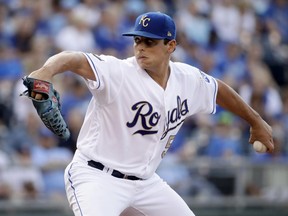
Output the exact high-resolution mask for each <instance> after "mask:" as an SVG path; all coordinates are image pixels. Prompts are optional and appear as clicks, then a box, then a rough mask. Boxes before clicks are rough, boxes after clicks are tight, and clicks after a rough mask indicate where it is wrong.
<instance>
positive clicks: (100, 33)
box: [93, 3, 130, 57]
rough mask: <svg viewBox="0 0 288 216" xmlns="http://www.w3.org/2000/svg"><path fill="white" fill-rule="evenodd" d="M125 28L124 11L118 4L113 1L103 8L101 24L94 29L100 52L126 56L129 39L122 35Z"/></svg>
mask: <svg viewBox="0 0 288 216" xmlns="http://www.w3.org/2000/svg"><path fill="white" fill-rule="evenodd" d="M125 29H126V26H124V19H123V13H121V8H120V7H119V5H118V4H116V3H113V4H112V5H109V6H106V7H105V8H103V10H102V13H101V20H100V22H99V25H97V27H96V28H95V29H94V31H93V33H94V38H95V41H96V42H97V44H98V46H99V48H100V53H104V54H109V55H116V56H121V57H124V56H126V55H127V49H128V41H129V40H128V39H125V38H123V37H122V35H121V32H124V31H125ZM129 44H130V42H129Z"/></svg>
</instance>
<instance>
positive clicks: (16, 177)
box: [3, 146, 43, 200]
mask: <svg viewBox="0 0 288 216" xmlns="http://www.w3.org/2000/svg"><path fill="white" fill-rule="evenodd" d="M13 162H14V163H13V166H10V167H9V168H8V167H7V169H6V170H5V171H4V172H3V181H4V182H5V183H6V184H7V185H9V188H11V193H12V195H11V198H12V199H15V200H35V199H38V198H41V196H43V194H42V192H43V180H42V175H41V172H40V170H39V169H38V168H37V167H35V166H34V165H33V164H32V162H31V152H30V149H29V148H27V147H24V146H21V147H18V149H17V151H16V153H15V154H14V155H13Z"/></svg>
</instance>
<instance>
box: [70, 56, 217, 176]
mask: <svg viewBox="0 0 288 216" xmlns="http://www.w3.org/2000/svg"><path fill="white" fill-rule="evenodd" d="M84 55H85V56H86V58H87V60H88V61H89V64H90V66H91V68H92V69H93V71H94V73H95V76H96V79H97V81H91V80H86V83H87V86H88V88H89V89H90V91H91V93H92V95H93V97H92V99H91V102H90V104H89V107H88V110H87V113H86V117H85V120H84V123H83V126H82V129H81V131H80V134H79V137H78V143H77V148H78V150H77V152H76V156H75V157H76V159H77V155H82V156H85V157H87V158H88V159H90V160H94V161H98V162H101V163H102V164H104V165H105V166H107V167H111V168H113V169H116V170H119V171H120V172H122V173H125V174H127V175H135V176H137V177H140V178H144V179H146V178H149V177H151V176H152V175H153V173H154V172H155V171H156V169H157V167H158V165H159V163H160V162H161V159H162V158H163V157H164V156H165V153H166V152H167V150H168V149H169V147H170V146H171V144H172V141H173V139H174V137H175V135H176V133H177V131H178V130H179V129H180V127H181V125H182V124H183V122H184V120H185V119H186V118H187V117H188V116H191V115H193V114H195V113H214V112H215V109H216V94H217V88H218V86H217V82H216V80H215V79H214V78H212V77H211V76H208V75H206V74H204V73H203V72H201V71H200V70H199V69H197V68H195V67H192V66H190V65H187V64H183V63H176V62H172V61H170V63H169V65H170V69H171V73H170V77H169V80H168V83H167V87H166V89H165V90H164V89H163V88H162V87H161V86H159V85H158V84H157V83H156V82H155V81H154V80H153V79H152V78H151V77H150V76H149V75H148V74H147V73H146V72H145V71H144V70H143V69H141V68H140V67H139V65H138V64H137V62H136V59H135V57H131V58H128V59H124V60H120V59H117V58H115V57H112V56H106V55H100V56H97V55H94V54H90V53H84Z"/></svg>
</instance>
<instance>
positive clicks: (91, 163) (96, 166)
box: [88, 160, 143, 180]
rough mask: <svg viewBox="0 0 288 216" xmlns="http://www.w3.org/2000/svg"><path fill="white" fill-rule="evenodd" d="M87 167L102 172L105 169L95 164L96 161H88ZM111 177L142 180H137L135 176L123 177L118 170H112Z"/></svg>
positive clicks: (100, 164) (101, 165)
mask: <svg viewBox="0 0 288 216" xmlns="http://www.w3.org/2000/svg"><path fill="white" fill-rule="evenodd" d="M88 165H89V166H91V167H94V168H96V169H99V170H104V168H105V166H104V165H103V164H102V163H100V162H96V161H93V160H90V161H88ZM111 175H112V176H114V177H116V178H121V179H129V180H143V179H141V178H138V177H136V176H131V175H125V174H123V173H121V172H119V171H118V170H114V169H113V171H112V173H111Z"/></svg>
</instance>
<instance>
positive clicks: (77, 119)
mask: <svg viewBox="0 0 288 216" xmlns="http://www.w3.org/2000/svg"><path fill="white" fill-rule="evenodd" d="M146 11H161V12H165V13H167V14H169V15H170V16H172V17H173V18H174V19H175V22H176V25H177V43H178V46H177V49H176V51H175V52H174V54H173V57H172V58H173V61H181V62H185V63H188V64H191V65H193V66H196V67H198V68H200V69H201V70H202V71H204V72H206V73H207V74H210V75H212V76H214V77H215V78H219V79H221V80H223V81H225V82H226V83H228V84H229V85H230V86H231V87H232V88H234V89H235V90H236V91H237V92H238V93H239V94H240V95H241V96H242V97H243V99H244V100H245V101H246V102H247V103H249V104H250V105H251V106H252V107H253V108H254V109H255V110H257V111H258V112H259V113H260V114H261V115H262V116H263V118H264V119H265V120H266V121H267V122H268V123H269V124H271V125H272V127H273V129H274V142H275V145H276V149H275V153H273V154H269V155H268V154H261V155H260V154H256V153H255V152H254V151H253V150H251V145H249V143H248V140H249V126H248V125H247V123H246V122H244V121H243V120H241V119H239V118H237V117H235V116H233V115H231V114H230V113H228V112H226V111H225V110H222V109H221V108H220V107H219V108H218V111H217V113H216V114H215V115H208V116H207V115H205V116H202V115H197V116H194V117H191V118H189V119H187V121H186V122H185V124H184V126H183V127H182V129H181V130H180V132H179V134H178V135H177V138H176V140H175V142H174V143H173V145H172V146H171V149H170V151H169V153H168V154H167V156H166V158H165V159H164V161H163V164H164V165H163V167H160V168H159V173H160V174H162V175H163V176H164V177H165V178H167V181H168V182H171V184H173V183H175V184H174V186H175V185H176V184H178V183H179V182H182V185H181V187H178V189H179V191H180V192H181V191H185V193H186V194H187V193H190V192H191V191H193V190H191V187H193V188H197V187H198V188H199V187H202V188H203V187H206V188H210V187H211V184H208V183H207V184H205V181H204V180H203V179H200V177H199V176H198V177H195V176H194V177H193V178H192V179H194V185H191V184H185V183H184V184H183V182H184V180H185V179H188V180H189V181H190V180H191V176H192V174H191V173H189V172H188V171H187V167H185V165H183V163H182V162H185V163H184V164H186V163H189V162H193V160H194V159H195V158H199V157H209V158H221V159H225V158H226V159H231V158H232V159H235V158H248V159H249V160H254V161H273V160H277V161H283V163H285V162H287V159H288V88H287V87H288V21H287V20H288V1H286V0H238V1H236V0H235V1H233V0H37V1H35V0H0V200H1V199H3V200H10V199H11V200H13V199H20V200H21V199H36V198H49V199H50V198H51V199H57V198H60V199H62V198H63V197H64V196H65V193H64V181H63V170H64V169H65V167H66V165H67V164H68V163H69V161H70V160H71V159H72V156H73V152H74V151H75V148H76V140H77V135H78V132H79V130H80V127H81V124H82V121H83V118H84V115H85V111H86V107H87V105H88V103H89V100H90V98H91V95H90V92H89V91H88V89H87V88H86V86H85V84H84V83H83V80H82V79H81V78H80V77H77V76H75V75H73V74H72V73H71V72H69V71H67V72H66V73H64V74H61V75H57V79H55V80H54V81H55V82H54V85H55V88H56V89H57V90H58V91H59V92H60V95H61V109H62V112H63V115H64V117H65V119H66V121H67V123H68V125H69V128H70V130H71V137H70V139H69V140H68V141H63V140H59V139H57V138H56V137H55V136H54V135H53V134H51V132H50V131H48V130H47V129H46V128H45V127H44V126H43V123H42V122H41V121H40V119H39V117H38V115H37V113H36V111H35V109H34V108H33V107H32V104H31V101H30V100H28V99H27V98H25V97H19V94H20V93H21V92H23V91H24V90H25V88H24V86H23V85H22V79H21V78H22V77H23V76H25V75H28V74H29V73H30V72H32V71H33V70H36V69H38V68H39V67H41V66H42V65H43V64H44V62H45V61H46V60H47V59H48V58H49V57H50V56H51V55H53V54H56V53H58V52H61V51H63V50H78V51H83V52H92V53H96V54H107V55H114V56H116V57H119V58H126V57H128V56H131V55H133V50H132V44H133V41H132V40H131V38H126V37H122V36H121V34H122V32H126V31H128V30H130V29H131V28H132V27H133V25H134V20H135V18H136V17H137V16H138V15H139V14H141V13H143V12H146ZM199 97H201V95H199ZM195 103H196V102H195ZM175 164H179V165H178V166H176V168H175V170H176V171H175V170H174V171H175V172H173V173H172V174H173V176H171V172H170V173H169V171H171V170H172V169H173V166H174V167H175ZM165 165H168V166H165ZM167 167H169V169H168V170H167ZM197 182H198V183H199V182H201V183H199V185H200V186H199V185H197ZM286 182H287V181H286ZM287 187H288V185H287ZM213 190H216V189H215V188H212V189H211V190H210V191H213ZM183 193H184V192H183ZM215 193H217V192H215ZM191 194H192V192H191ZM287 197H288V196H287Z"/></svg>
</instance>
